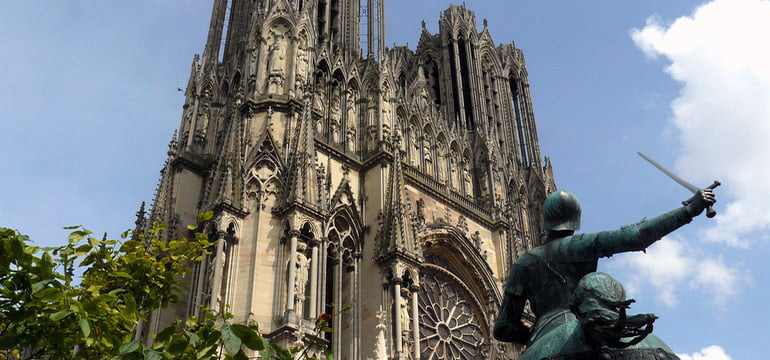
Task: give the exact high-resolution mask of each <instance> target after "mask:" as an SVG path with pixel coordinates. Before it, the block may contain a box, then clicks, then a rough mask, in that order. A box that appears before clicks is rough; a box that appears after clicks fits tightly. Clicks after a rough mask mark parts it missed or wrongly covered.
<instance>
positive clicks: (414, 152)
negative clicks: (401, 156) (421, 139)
mask: <svg viewBox="0 0 770 360" xmlns="http://www.w3.org/2000/svg"><path fill="white" fill-rule="evenodd" d="M409 148H410V149H411V154H409V164H411V165H412V166H415V167H416V166H419V165H420V145H419V144H418V143H417V129H416V128H415V127H414V126H411V127H410V128H409Z"/></svg>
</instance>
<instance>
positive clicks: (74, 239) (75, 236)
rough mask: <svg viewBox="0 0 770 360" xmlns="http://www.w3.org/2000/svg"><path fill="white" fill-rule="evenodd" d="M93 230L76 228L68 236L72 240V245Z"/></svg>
mask: <svg viewBox="0 0 770 360" xmlns="http://www.w3.org/2000/svg"><path fill="white" fill-rule="evenodd" d="M90 233H91V232H90V231H88V230H75V231H73V232H71V233H70V235H69V236H68V237H67V239H69V241H70V245H75V244H77V243H78V242H79V241H80V240H83V238H84V237H86V235H88V234H90Z"/></svg>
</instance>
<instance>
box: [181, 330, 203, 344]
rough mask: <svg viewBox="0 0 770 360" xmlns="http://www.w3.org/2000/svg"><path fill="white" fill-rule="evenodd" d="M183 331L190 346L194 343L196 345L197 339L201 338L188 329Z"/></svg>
mask: <svg viewBox="0 0 770 360" xmlns="http://www.w3.org/2000/svg"><path fill="white" fill-rule="evenodd" d="M184 333H185V334H187V338H189V339H190V345H191V346H192V347H195V346H196V345H198V341H200V340H201V339H200V337H198V334H196V333H194V332H192V331H188V330H185V331H184Z"/></svg>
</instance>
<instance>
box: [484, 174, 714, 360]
mask: <svg viewBox="0 0 770 360" xmlns="http://www.w3.org/2000/svg"><path fill="white" fill-rule="evenodd" d="M714 202H716V198H715V196H714V193H713V192H712V191H711V189H703V190H698V191H697V192H696V194H695V196H693V197H692V198H691V199H690V200H688V201H687V202H685V204H686V205H685V206H683V207H679V208H676V209H674V210H671V211H669V212H667V213H664V214H662V215H659V216H657V217H654V218H652V219H649V220H642V221H640V222H638V223H636V224H632V225H628V226H624V227H622V228H620V229H619V230H614V231H603V232H599V233H588V234H579V235H575V234H574V232H575V230H577V229H579V227H580V215H581V214H580V204H579V203H578V200H577V198H576V197H575V196H574V195H572V194H570V193H568V192H565V191H558V192H554V193H551V194H550V195H548V197H547V198H546V200H545V202H544V204H543V216H544V217H543V229H544V230H546V231H547V232H548V235H547V238H546V242H545V243H544V244H543V245H540V246H538V247H535V248H534V249H531V250H529V251H528V252H526V253H525V254H524V255H522V256H520V257H519V258H517V259H516V262H515V263H514V265H513V266H512V267H511V269H510V273H509V275H508V280H507V282H506V285H505V297H504V299H503V304H502V306H501V308H500V313H499V315H498V318H497V320H496V321H495V327H494V337H495V338H497V339H498V340H500V341H505V342H517V343H522V344H527V350H526V351H525V352H524V353H522V355H521V357H520V359H521V360H533V359H543V358H545V359H564V360H571V359H631V358H633V359H640V360H646V359H650V360H651V359H678V358H677V357H676V355H675V354H674V352H673V351H672V350H671V349H670V348H669V347H668V346H667V345H666V344H665V343H664V342H663V341H661V340H660V339H659V338H657V337H656V336H655V335H653V334H651V331H652V323H653V321H654V320H655V318H656V317H655V316H654V315H652V314H642V315H634V316H630V315H629V316H626V313H625V311H626V308H628V306H629V305H630V304H631V302H633V300H626V299H625V292H624V291H623V287H622V285H620V284H619V283H617V281H615V280H614V279H612V278H610V277H609V276H607V275H606V274H600V273H596V267H597V262H598V260H599V258H601V257H609V256H611V255H613V254H617V253H621V252H628V251H639V250H644V249H646V248H647V247H648V246H650V245H652V244H653V243H654V242H656V241H658V240H660V238H662V237H663V236H665V235H666V234H668V233H670V232H672V231H674V230H676V229H678V228H679V227H681V226H683V225H685V224H687V223H689V222H690V221H691V220H692V219H693V218H694V217H696V216H698V215H699V214H701V213H702V212H703V210H704V209H706V207H708V206H710V205H711V204H713V203H714ZM527 301H529V304H530V308H531V310H532V312H533V313H534V315H535V318H536V322H535V326H534V327H533V328H529V327H527V326H525V325H524V324H523V323H522V321H521V317H522V314H523V311H524V305H525V303H526V302H527ZM573 311H574V312H573Z"/></svg>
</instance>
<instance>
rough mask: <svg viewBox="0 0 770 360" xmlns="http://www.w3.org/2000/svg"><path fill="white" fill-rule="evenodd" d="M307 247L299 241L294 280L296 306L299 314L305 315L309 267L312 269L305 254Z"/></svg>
mask: <svg viewBox="0 0 770 360" xmlns="http://www.w3.org/2000/svg"><path fill="white" fill-rule="evenodd" d="M306 249H307V245H305V243H302V242H298V243H297V265H296V266H297V272H296V274H297V275H295V276H296V278H295V281H294V293H295V294H296V300H295V301H296V304H295V306H294V308H295V309H296V312H297V314H299V316H303V314H304V305H305V289H306V288H307V282H308V269H310V260H309V259H308V258H307V256H305V250H306Z"/></svg>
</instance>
